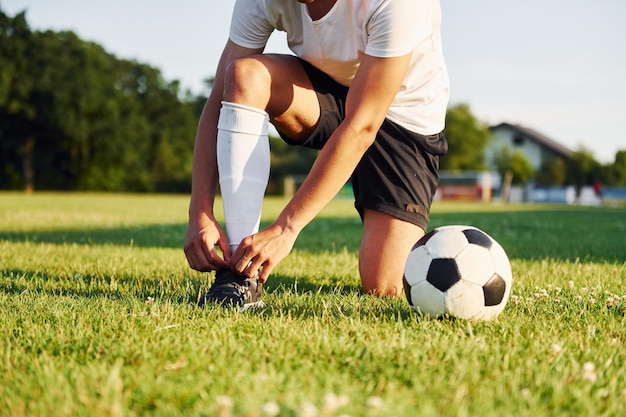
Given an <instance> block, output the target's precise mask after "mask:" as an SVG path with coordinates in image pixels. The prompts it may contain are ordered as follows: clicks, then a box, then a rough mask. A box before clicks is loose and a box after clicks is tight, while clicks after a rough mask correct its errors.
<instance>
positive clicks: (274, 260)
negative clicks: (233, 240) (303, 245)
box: [230, 223, 298, 282]
mask: <svg viewBox="0 0 626 417" xmlns="http://www.w3.org/2000/svg"><path fill="white" fill-rule="evenodd" d="M297 237H298V235H297V233H295V232H293V231H290V230H289V229H285V228H282V227H280V226H278V225H277V224H276V223H274V224H272V225H270V226H269V227H267V228H266V229H263V230H261V231H260V232H258V233H255V234H253V235H251V236H248V237H246V238H245V239H243V240H242V241H241V243H240V244H239V247H238V248H237V250H236V251H235V253H234V254H233V255H232V257H231V258H230V267H231V269H233V270H235V271H237V272H239V273H240V274H242V275H245V276H247V277H253V276H254V275H255V274H256V273H257V272H258V273H259V281H260V282H265V281H267V278H268V277H269V275H270V273H271V272H272V270H273V269H274V267H275V266H276V265H277V264H278V263H279V262H280V261H282V260H283V259H284V258H285V257H286V256H287V255H288V254H289V252H291V249H292V248H293V245H294V243H295V241H296V238H297Z"/></svg>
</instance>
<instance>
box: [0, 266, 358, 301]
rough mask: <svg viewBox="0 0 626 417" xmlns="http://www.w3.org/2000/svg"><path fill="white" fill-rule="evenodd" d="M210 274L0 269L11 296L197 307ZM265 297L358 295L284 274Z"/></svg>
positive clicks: (351, 288)
mask: <svg viewBox="0 0 626 417" xmlns="http://www.w3.org/2000/svg"><path fill="white" fill-rule="evenodd" d="M213 277H214V275H213V274H212V273H207V274H203V275H202V276H200V277H198V276H188V277H184V278H182V279H181V278H172V277H123V276H111V275H107V274H104V275H103V274H98V275H95V274H79V273H75V274H71V273H70V274H69V275H52V274H49V273H48V272H46V271H42V270H28V269H16V268H5V269H0V292H3V293H5V294H10V295H20V294H26V293H41V294H48V295H53V296H69V297H81V298H90V299H96V298H108V299H123V298H128V297H130V298H135V299H137V300H142V301H145V300H147V299H149V298H153V299H161V300H168V301H170V302H173V303H179V304H189V305H194V306H195V305H196V304H197V302H198V300H199V297H200V296H201V295H202V294H204V293H205V292H206V291H208V289H209V287H210V285H211V283H212V282H213ZM264 290H265V293H266V294H273V295H275V296H277V297H282V296H283V295H284V296H288V295H289V294H293V295H294V296H303V295H309V294H315V295H317V294H334V295H337V296H339V297H345V296H354V295H355V294H360V293H361V288H360V286H355V285H343V284H337V285H324V284H322V285H320V284H313V283H311V282H308V281H306V280H302V279H298V281H297V283H296V281H295V280H294V279H293V278H292V277H288V276H286V275H273V276H272V277H271V278H270V280H269V281H268V283H267V284H265V287H264Z"/></svg>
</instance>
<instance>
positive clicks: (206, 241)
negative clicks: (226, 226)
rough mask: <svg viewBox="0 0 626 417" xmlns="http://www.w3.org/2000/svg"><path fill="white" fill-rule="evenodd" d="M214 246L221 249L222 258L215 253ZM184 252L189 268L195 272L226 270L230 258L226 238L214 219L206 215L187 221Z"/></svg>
mask: <svg viewBox="0 0 626 417" xmlns="http://www.w3.org/2000/svg"><path fill="white" fill-rule="evenodd" d="M216 245H217V247H219V248H220V249H221V251H222V253H223V255H224V257H223V258H222V257H221V256H220V254H219V253H218V252H217V250H216ZM184 250H185V256H186V257H187V262H189V266H190V267H191V268H193V269H195V270H196V271H200V272H209V271H215V270H219V269H224V268H228V262H229V261H230V257H231V251H230V246H229V245H228V237H227V236H226V233H224V231H223V230H222V228H221V227H220V225H219V223H218V222H217V221H216V220H215V218H212V217H210V216H208V215H202V216H200V218H199V219H197V220H190V221H189V224H188V226H187V235H186V237H185V249H184Z"/></svg>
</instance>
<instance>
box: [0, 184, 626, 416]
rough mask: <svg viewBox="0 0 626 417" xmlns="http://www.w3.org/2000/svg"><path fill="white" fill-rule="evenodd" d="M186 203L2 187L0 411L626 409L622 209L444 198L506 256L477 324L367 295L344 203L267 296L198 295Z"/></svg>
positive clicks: (317, 225)
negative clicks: (505, 297) (509, 272)
mask: <svg viewBox="0 0 626 417" xmlns="http://www.w3.org/2000/svg"><path fill="white" fill-rule="evenodd" d="M187 201H188V200H187V197H185V196H138V195H106V194H35V195H21V194H11V193H4V194H0V415H2V416H87V415H94V416H141V415H154V416H219V417H224V416H275V415H280V416H302V417H304V416H480V417H487V416H533V417H535V416H624V415H626V211H624V210H623V209H621V210H618V209H602V208H583V207H564V206H544V205H541V206H539V205H524V206H522V205H500V206H497V205H483V204H450V203H445V204H444V203H437V204H435V205H434V207H433V213H432V222H431V224H430V227H431V228H433V227H436V226H439V225H444V224H472V225H475V226H477V227H479V228H481V229H483V230H485V231H486V232H487V233H489V234H490V235H492V236H493V237H494V238H496V239H497V240H498V241H499V242H500V243H501V244H502V246H503V247H504V248H505V249H506V250H507V252H508V254H509V256H510V258H511V264H512V268H513V274H514V279H515V282H514V288H513V290H512V296H511V299H510V301H509V304H508V306H507V308H506V309H505V311H504V313H503V314H502V315H501V316H500V317H499V318H498V320H496V321H493V322H487V323H480V322H479V323H473V322H467V321H461V320H457V321H453V320H428V319H421V320H417V316H416V315H415V313H413V311H412V310H411V309H410V308H409V306H408V303H407V302H406V300H404V299H386V300H380V299H377V298H374V297H369V296H364V295H362V294H361V292H360V286H359V279H358V273H357V266H356V265H357V249H358V244H359V240H360V233H361V226H360V221H359V219H358V217H357V216H356V214H355V212H354V210H353V208H352V202H351V201H347V200H336V201H335V202H333V203H332V204H331V205H330V206H329V207H328V208H327V209H326V210H325V211H324V212H323V213H322V215H320V216H319V217H318V218H317V219H316V220H315V221H314V222H313V223H312V224H310V225H309V226H308V227H307V228H306V229H305V230H304V231H303V233H302V234H301V236H300V238H299V240H298V242H297V243H296V246H295V248H294V251H293V253H292V254H291V255H290V256H289V257H288V258H286V259H285V260H284V261H283V262H282V263H281V264H280V265H279V266H278V267H277V268H276V269H275V273H274V274H273V276H272V277H271V279H270V281H269V282H268V285H267V286H266V289H267V291H266V295H265V303H266V306H265V307H263V308H261V309H256V310H248V311H245V312H243V313H242V312H238V311H228V310H222V309H219V308H209V309H205V310H200V309H198V308H197V307H195V305H194V304H195V302H196V300H197V298H198V296H199V294H202V293H203V292H204V291H206V290H207V289H208V287H209V285H210V283H211V280H212V275H210V274H200V273H196V272H193V271H190V270H189V268H188V266H187V263H186V260H185V258H184V255H183V252H182V244H183V239H184V232H185V227H186V213H187ZM284 203H285V202H284V201H283V200H280V199H270V200H268V201H267V204H266V207H265V213H264V221H265V222H267V221H269V220H270V219H272V218H273V217H274V216H275V215H276V213H277V212H278V210H280V208H281V207H282V205H283V204H284ZM398 261H399V262H400V261H401V260H398Z"/></svg>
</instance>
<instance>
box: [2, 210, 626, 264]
mask: <svg viewBox="0 0 626 417" xmlns="http://www.w3.org/2000/svg"><path fill="white" fill-rule="evenodd" d="M448 224H465V225H472V226H476V227H478V228H480V229H482V230H483V231H485V232H486V233H488V234H489V235H491V236H492V237H493V238H494V239H496V240H497V241H498V242H500V244H501V245H502V246H503V247H504V249H505V250H506V252H507V254H508V255H509V257H510V258H511V259H526V260H538V259H545V258H552V259H557V260H569V261H576V260H581V261H588V262H617V263H623V262H626V240H625V239H624V236H626V211H624V210H583V209H580V210H530V211H498V212H458V213H457V212H445V213H441V212H438V213H437V212H436V213H433V214H432V218H431V222H430V224H429V230H430V229H433V228H435V227H438V226H442V225H448ZM267 225H268V223H264V224H262V225H261V227H265V226H267ZM185 231H186V224H151V225H141V226H130V227H112V228H106V227H101V228H98V227H91V228H83V229H69V228H68V229H60V230H59V229H49V230H45V229H44V230H28V231H0V240H5V241H10V242H35V243H38V242H42V243H51V244H85V245H120V246H129V245H132V246H134V247H146V248H172V249H181V250H182V247H183V244H184V239H185ZM361 236H362V226H361V223H360V221H359V220H358V219H357V218H353V217H348V218H346V217H338V218H328V217H321V218H317V219H315V220H313V222H311V223H310V224H309V225H308V226H307V227H306V228H305V229H304V230H303V231H302V233H301V234H300V237H299V238H298V240H297V241H296V244H295V246H294V249H298V250H303V251H308V252H321V251H331V252H332V251H335V250H340V249H342V248H346V249H347V250H348V251H350V252H357V251H358V247H359V244H360V239H361Z"/></svg>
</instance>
